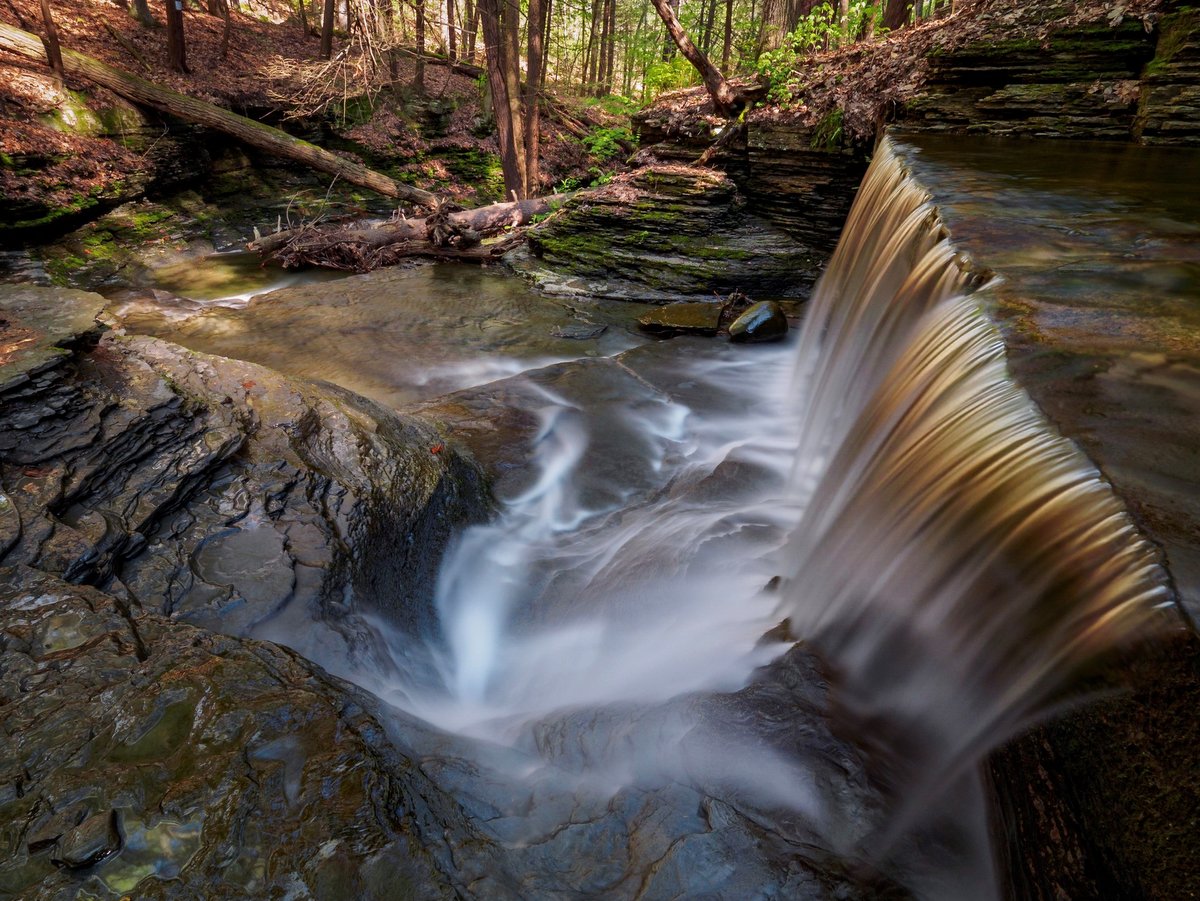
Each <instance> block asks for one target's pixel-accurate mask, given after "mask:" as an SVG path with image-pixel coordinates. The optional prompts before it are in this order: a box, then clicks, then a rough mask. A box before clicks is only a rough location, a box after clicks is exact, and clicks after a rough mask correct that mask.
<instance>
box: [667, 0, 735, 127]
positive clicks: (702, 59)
mask: <svg viewBox="0 0 1200 901" xmlns="http://www.w3.org/2000/svg"><path fill="white" fill-rule="evenodd" d="M651 2H652V3H653V4H654V8H655V9H656V10H658V15H659V17H660V18H661V19H662V20H663V24H665V25H666V26H667V32H668V33H669V34H670V35H671V39H672V40H673V41H674V42H675V46H677V47H678V48H679V52H680V53H682V54H683V55H684V57H686V58H687V61H688V62H690V63H691V64H692V65H693V66H695V67H696V71H697V72H699V73H700V77H701V78H702V79H704V87H705V89H706V90H707V91H708V96H709V97H711V98H712V104H713V109H714V110H716V112H717V114H718V115H720V116H725V117H726V118H732V117H733V116H735V115H737V113H739V112H740V111H741V109H740V107H741V106H742V102H741V101H740V100H739V98H738V96H737V95H736V94H735V93H734V91H733V88H731V87H730V86H729V82H728V81H726V80H725V77H724V76H723V75H722V74H721V73H720V72H719V71H718V70H717V68H716V66H714V65H713V64H712V63H711V62H709V59H708V57H707V56H705V55H704V54H703V53H701V52H700V51H699V50H697V49H696V45H695V44H693V43H692V39H691V38H689V37H688V36H687V32H686V31H684V30H683V26H682V25H680V24H679V19H677V18H676V17H675V11H674V10H673V9H671V7H670V6H669V5H668V0H651Z"/></svg>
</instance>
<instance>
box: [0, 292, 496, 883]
mask: <svg viewBox="0 0 1200 901" xmlns="http://www.w3.org/2000/svg"><path fill="white" fill-rule="evenodd" d="M0 292H3V293H0V309H2V310H3V311H4V312H3V320H4V321H3V323H0V423H3V427H2V428H0V567H3V568H2V569H0V722H2V723H3V726H2V727H0V728H2V729H3V733H4V734H3V736H2V737H0V896H3V897H9V896H13V895H17V896H20V897H24V898H58V897H73V896H74V895H75V894H76V893H77V892H78V891H80V890H81V889H85V888H86V890H87V891H89V892H92V893H93V894H96V895H97V896H104V897H107V896H108V894H109V893H110V892H113V893H124V892H129V891H131V890H132V889H133V888H134V887H135V886H137V887H138V888H137V897H159V896H164V895H172V896H175V897H182V896H188V897H198V896H200V895H201V894H213V893H216V894H224V893H229V892H232V893H233V894H236V895H239V896H245V895H247V894H255V895H260V896H263V897H266V896H268V895H270V896H274V895H275V894H279V893H283V892H285V891H300V889H301V888H306V889H307V891H308V892H311V895H308V894H304V893H301V894H300V895H296V896H297V897H355V898H359V897H363V898H366V897H381V898H382V897H392V896H393V894H392V892H393V890H394V889H395V888H396V886H397V885H400V884H406V885H408V886H410V887H411V890H412V892H413V893H414V895H415V896H420V897H432V896H441V895H444V894H447V893H449V892H450V888H449V886H450V881H449V877H447V876H445V875H444V874H445V873H449V872H453V867H452V866H451V863H450V859H449V851H448V850H447V847H446V842H454V843H463V842H476V841H477V838H476V837H475V836H474V834H473V832H472V831H471V829H470V828H469V827H468V826H467V825H466V821H465V819H464V817H463V816H462V815H461V812H459V811H458V807H457V805H456V804H455V803H454V802H453V801H450V800H448V799H447V798H446V797H445V796H443V795H442V794H441V793H440V792H439V791H437V790H436V789H434V788H433V787H432V786H431V785H429V784H428V782H427V781H425V780H424V779H423V777H421V776H420V775H419V773H417V772H416V771H415V768H414V765H413V764H412V763H411V762H410V761H409V760H408V758H407V757H406V755H405V754H404V753H403V752H402V750H399V749H398V748H397V747H396V745H395V744H394V743H392V742H390V741H389V740H388V739H386V738H385V737H384V736H383V730H382V729H381V728H380V726H379V724H378V722H377V720H376V719H375V717H374V716H373V715H372V714H371V712H370V705H371V704H372V701H371V700H370V699H369V698H368V696H366V695H364V694H363V693H361V692H359V691H358V690H356V689H354V688H352V687H351V686H349V685H347V684H345V683H342V682H340V681H339V680H337V679H334V678H332V677H330V676H328V675H326V674H325V673H323V672H322V671H321V670H320V668H319V667H317V666H316V665H314V664H311V663H309V662H308V661H307V660H305V659H303V658H302V657H300V656H298V655H297V654H295V653H293V652H292V651H289V650H285V649H283V648H281V647H279V646H277V645H274V644H270V643H268V642H262V641H256V640H252V639H251V638H250V637H249V636H263V635H272V636H274V635H280V634H282V635H295V636H302V637H303V638H302V640H303V641H308V642H311V643H312V644H313V646H314V647H316V648H318V649H319V648H320V647H322V646H323V647H325V648H326V649H329V648H330V647H341V648H342V649H343V652H344V653H352V652H353V649H354V648H357V647H361V646H363V645H364V642H363V640H362V628H363V627H362V625H361V620H360V619H359V615H360V614H362V613H366V612H370V611H376V612H379V613H382V614H383V615H386V616H388V617H389V618H390V619H392V620H393V621H396V622H399V623H401V624H403V625H406V626H407V627H409V628H411V629H422V628H425V626H426V625H427V617H428V616H430V615H431V614H430V611H429V599H430V596H431V592H432V582H433V578H434V575H435V573H436V567H437V564H438V558H439V556H440V553H441V550H442V547H443V546H444V544H445V542H446V541H447V540H448V536H449V534H450V530H451V528H452V527H453V526H455V525H458V524H461V523H462V522H463V521H464V520H470V519H473V518H476V517H479V516H481V515H482V514H483V512H484V510H485V491H484V488H483V485H482V480H481V478H480V476H479V473H478V471H477V469H476V467H475V466H474V464H473V463H471V462H469V461H468V460H467V459H466V458H464V457H461V456H459V455H458V454H457V453H456V452H455V450H454V448H453V446H452V445H451V444H450V443H449V442H447V441H446V439H445V437H444V436H443V435H441V434H440V433H439V432H438V430H437V429H436V427H435V426H433V425H432V424H430V423H428V422H425V421H424V420H421V419H418V418H415V417H401V416H398V415H396V414H394V413H392V412H390V411H388V410H385V409H383V408H382V407H379V406H377V405H375V404H373V403H371V402H369V401H366V400H364V399H362V398H359V397H356V396H354V395H351V394H349V393H347V392H343V391H341V390H339V389H335V388H333V387H331V386H324V387H321V386H312V385H302V384H300V383H297V382H293V381H290V380H288V379H286V378H284V377H282V376H280V375H278V374H276V373H274V372H272V371H271V370H268V369H264V368H262V367H259V366H255V365H252V364H247V363H241V362H236V361H232V360H225V359H220V358H215V357H209V356H206V355H203V354H197V353H192V352H190V351H187V350H184V349H183V348H181V347H178V346H176V345H173V344H169V343H167V342H164V341H159V340H155V339H151V338H141V337H138V338H131V337H125V336H122V335H119V334H115V333H112V332H103V331H102V330H101V329H100V328H98V327H97V326H96V323H95V317H96V315H97V314H98V312H99V310H100V308H101V305H102V304H103V299H102V298H100V297H98V296H96V295H93V294H88V293H85V292H81V291H70V290H65V289H41V288H29V287H19V288H14V287H8V286H6V287H3V288H0ZM302 650H305V652H306V654H307V653H308V650H309V649H307V648H302ZM312 656H317V655H312ZM434 808H436V811H435V810H434ZM421 818H425V819H429V820H430V821H431V822H436V824H437V827H436V829H434V830H433V831H432V832H431V835H432V836H433V838H430V836H423V837H422V838H420V839H419V840H418V839H417V838H415V837H414V836H415V835H416V834H417V833H416V830H415V829H414V827H413V825H412V823H413V821H414V819H417V820H419V819H421ZM445 829H449V830H450V831H449V832H446V833H444V830H445ZM443 834H445V835H446V836H447V837H446V838H445V839H443V838H440V836H442V835H443ZM177 878H178V879H182V880H183V882H182V883H180V882H171V883H166V882H163V881H162V880H174V879H177ZM202 886H203V890H201V887H202ZM220 886H226V888H225V889H221V888H220ZM181 893H182V894H181Z"/></svg>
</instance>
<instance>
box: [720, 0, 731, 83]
mask: <svg viewBox="0 0 1200 901" xmlns="http://www.w3.org/2000/svg"><path fill="white" fill-rule="evenodd" d="M732 51H733V0H725V40H724V41H723V42H722V44H721V74H723V75H724V76H725V77H726V78H728V77H729V57H730V54H731V53H732Z"/></svg>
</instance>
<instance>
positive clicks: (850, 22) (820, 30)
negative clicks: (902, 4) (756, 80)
mask: <svg viewBox="0 0 1200 901" xmlns="http://www.w3.org/2000/svg"><path fill="white" fill-rule="evenodd" d="M880 10H881V7H880V5H879V4H872V3H866V2H862V0H852V2H851V3H850V6H849V10H848V13H847V17H846V23H845V27H844V28H843V26H842V23H841V22H839V21H838V19H837V11H836V10H835V9H834V8H833V6H831V5H830V4H828V3H822V4H821V5H820V6H818V7H816V8H814V9H813V11H812V12H810V13H809V14H808V15H807V16H805V17H804V18H803V19H801V20H800V21H799V22H798V23H797V24H796V27H795V28H794V29H793V30H792V33H791V34H789V35H788V36H787V37H786V38H784V41H783V43H782V44H781V45H780V47H779V49H778V50H771V51H768V52H767V53H764V54H763V55H762V56H760V57H759V59H758V72H759V74H760V75H761V76H763V77H764V78H765V79H766V81H767V83H768V84H770V86H771V87H770V91H769V93H768V95H767V96H768V97H770V99H771V100H774V101H776V102H778V103H786V102H787V101H789V100H791V99H792V97H794V96H795V95H796V94H797V93H799V90H800V88H801V86H802V85H803V81H804V79H803V75H802V74H801V72H800V71H799V68H800V67H799V63H800V60H801V59H803V58H804V57H806V56H808V55H809V54H811V53H813V52H814V51H817V50H822V49H825V48H829V47H836V46H839V45H842V44H848V43H851V42H853V41H855V40H857V39H858V37H859V35H861V34H862V32H863V30H864V29H865V28H866V26H867V23H868V22H870V21H872V20H875V21H876V22H878V20H879V16H880ZM884 32H885V29H883V28H880V27H878V26H877V27H876V28H875V34H876V35H879V34H882V33H884Z"/></svg>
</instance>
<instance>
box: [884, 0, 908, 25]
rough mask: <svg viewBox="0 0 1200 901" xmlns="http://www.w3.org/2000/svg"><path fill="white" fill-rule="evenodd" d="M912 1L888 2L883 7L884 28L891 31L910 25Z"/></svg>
mask: <svg viewBox="0 0 1200 901" xmlns="http://www.w3.org/2000/svg"><path fill="white" fill-rule="evenodd" d="M911 9H912V0H887V2H886V3H885V4H884V7H883V27H884V28H887V29H889V30H890V31H895V30H896V29H897V28H903V27H904V26H905V25H907V24H908V17H909V12H910V10H911Z"/></svg>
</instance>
